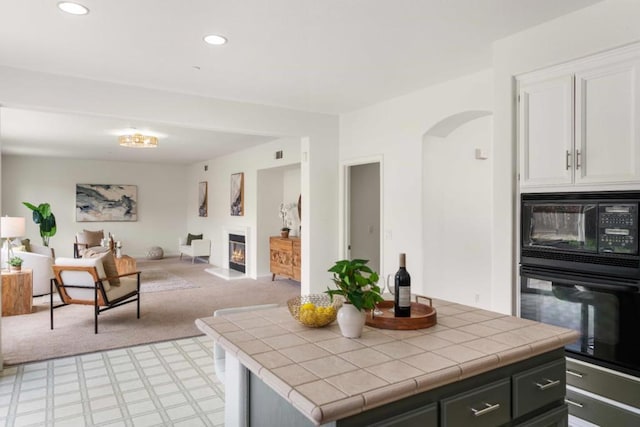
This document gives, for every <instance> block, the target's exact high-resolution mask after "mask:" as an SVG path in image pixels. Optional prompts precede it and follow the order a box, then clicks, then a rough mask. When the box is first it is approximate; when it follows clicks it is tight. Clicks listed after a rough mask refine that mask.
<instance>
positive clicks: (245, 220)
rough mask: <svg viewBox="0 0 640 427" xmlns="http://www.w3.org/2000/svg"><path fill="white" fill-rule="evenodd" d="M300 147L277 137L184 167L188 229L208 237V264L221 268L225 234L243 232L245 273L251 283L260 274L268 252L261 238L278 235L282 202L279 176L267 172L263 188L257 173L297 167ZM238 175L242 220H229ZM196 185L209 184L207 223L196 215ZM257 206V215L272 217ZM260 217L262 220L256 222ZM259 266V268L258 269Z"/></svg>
mask: <svg viewBox="0 0 640 427" xmlns="http://www.w3.org/2000/svg"><path fill="white" fill-rule="evenodd" d="M300 146H301V142H300V139H299V138H282V139H279V140H276V141H273V142H271V143H268V144H263V145H260V146H258V147H253V148H250V149H247V150H243V151H239V152H237V153H233V154H230V155H228V156H224V157H219V158H216V159H211V160H209V161H207V162H203V163H201V164H196V165H192V166H190V167H189V168H188V178H187V189H188V190H187V194H188V201H187V204H188V206H192V207H193V209H191V210H190V211H189V212H187V227H188V229H189V230H192V231H191V232H194V231H195V232H198V233H200V232H202V233H204V234H205V236H206V237H208V238H211V240H212V254H211V259H210V262H211V264H214V265H216V266H223V265H222V264H223V259H224V253H225V252H226V251H227V250H228V248H227V246H226V236H225V233H224V230H225V229H244V228H248V229H249V235H248V236H247V239H248V243H249V244H248V246H249V248H248V253H247V257H248V259H247V274H248V275H249V276H250V277H252V278H256V277H257V276H258V274H265V272H264V270H263V269H264V258H268V257H269V251H268V249H267V250H265V247H266V248H268V241H267V246H264V244H265V234H266V235H277V234H279V233H280V227H281V225H280V220H279V217H278V212H279V208H278V207H279V205H280V203H281V202H282V200H283V197H284V181H283V176H284V175H283V171H279V172H277V173H276V174H275V175H269V174H268V173H267V175H266V181H265V182H264V183H263V182H261V183H260V184H259V182H258V180H259V178H261V177H263V176H265V175H263V173H262V172H261V171H262V170H266V169H270V168H280V167H283V166H291V165H299V163H300V155H301V154H300V153H301V152H300ZM277 150H283V151H284V152H285V157H284V159H280V160H277V159H275V157H274V153H275V151H277ZM205 164H206V165H208V166H209V170H208V171H204V167H203V166H204V165H205ZM237 172H243V173H244V215H243V216H231V215H230V213H229V200H230V189H229V183H230V179H231V174H233V173H237ZM200 181H208V183H209V215H208V217H206V218H201V217H198V216H197V209H196V207H197V188H198V182H200ZM270 183H273V184H274V187H273V188H270V186H269V184H270ZM265 184H266V185H265ZM298 188H299V185H298ZM258 191H260V192H261V194H260V200H262V201H261V202H259V197H258ZM298 194H299V193H298ZM265 197H266V198H268V199H270V200H271V203H269V202H265V201H264V198H265ZM259 207H260V209H261V210H262V209H264V210H265V211H271V212H260V211H259V209H258V208H259ZM263 215H265V216H266V215H271V216H272V218H273V222H270V221H268V220H263V219H262V216H263ZM259 218H261V219H260V220H259ZM271 224H273V226H272V227H273V228H271ZM264 227H269V229H268V230H265V229H264ZM258 260H261V261H258ZM258 265H260V266H261V267H260V269H259V268H258ZM259 270H260V271H259ZM267 272H268V270H267Z"/></svg>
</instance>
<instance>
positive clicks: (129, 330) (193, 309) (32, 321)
mask: <svg viewBox="0 0 640 427" xmlns="http://www.w3.org/2000/svg"><path fill="white" fill-rule="evenodd" d="M208 267H211V265H209V264H204V263H200V264H198V263H196V264H191V262H189V261H180V260H178V258H177V257H173V258H168V259H164V260H158V261H147V260H138V269H139V270H140V271H143V272H144V271H148V270H152V269H161V270H165V271H167V272H169V273H171V274H173V275H176V276H178V277H180V278H182V280H184V281H187V282H190V283H192V284H194V285H195V286H198V287H195V288H181V289H179V290H177V291H170V292H149V293H144V294H141V304H140V307H141V308H140V319H136V305H135V303H134V304H128V305H125V306H122V307H117V308H114V309H112V310H109V311H105V312H103V313H101V314H100V315H99V323H98V327H99V333H98V334H97V335H96V334H94V333H93V307H92V306H83V305H70V306H66V307H62V308H59V309H56V310H54V321H55V323H54V327H55V328H54V329H53V330H50V328H49V298H37V299H35V300H34V301H35V304H34V311H33V312H32V313H31V314H24V315H20V316H9V317H3V318H2V355H3V357H4V363H5V365H15V364H19V363H24V362H32V361H38V360H45V359H51V358H56V357H63V356H70V355H75V354H83V353H89V352H94V351H100V350H107V349H114V348H121V347H128V346H133V345H138V344H147V343H153V342H160V341H166V340H171V339H177V338H186V337H192V336H196V335H201V332H200V331H199V330H198V329H197V328H196V326H195V320H196V319H198V318H202V317H210V316H212V315H213V312H214V311H215V310H218V309H221V308H229V307H242V306H247V305H255V304H270V303H276V304H281V305H286V301H287V300H288V299H289V298H293V297H294V296H297V295H300V284H299V283H298V282H294V281H292V280H283V279H280V280H276V281H275V282H272V281H271V276H268V277H265V278H262V279H259V280H252V279H240V280H234V281H233V286H229V283H228V282H227V281H225V280H224V279H221V278H218V277H216V276H212V275H210V274H208V273H206V272H205V271H204V269H205V268H208Z"/></svg>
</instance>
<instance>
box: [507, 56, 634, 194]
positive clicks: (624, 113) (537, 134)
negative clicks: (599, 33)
mask: <svg viewBox="0 0 640 427" xmlns="http://www.w3.org/2000/svg"><path fill="white" fill-rule="evenodd" d="M518 95H519V96H518V100H519V102H518V144H519V175H520V188H521V189H523V191H537V190H544V189H546V188H549V189H551V188H553V189H554V190H555V189H558V188H559V187H563V188H562V189H567V190H570V189H572V188H576V189H577V188H581V189H585V188H584V187H590V188H594V189H595V188H603V189H616V188H621V189H622V188H629V187H630V186H635V187H638V188H640V111H639V110H638V107H639V102H640V49H638V48H637V47H636V48H633V49H630V48H625V49H622V50H621V51H620V52H610V53H607V54H604V55H600V56H598V57H592V58H588V59H585V60H581V61H576V62H575V63H572V64H566V65H563V66H560V67H555V68H552V69H549V70H543V71H539V72H535V73H531V74H528V75H526V76H522V77H521V78H519V79H518ZM605 187H606V188H605Z"/></svg>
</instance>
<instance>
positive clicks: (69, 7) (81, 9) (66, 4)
mask: <svg viewBox="0 0 640 427" xmlns="http://www.w3.org/2000/svg"><path fill="white" fill-rule="evenodd" d="M58 9H60V10H61V11H63V12H66V13H70V14H71V15H86V14H87V13H89V9H88V8H86V7H85V6H83V5H81V4H79V3H74V2H71V1H61V2H59V3H58Z"/></svg>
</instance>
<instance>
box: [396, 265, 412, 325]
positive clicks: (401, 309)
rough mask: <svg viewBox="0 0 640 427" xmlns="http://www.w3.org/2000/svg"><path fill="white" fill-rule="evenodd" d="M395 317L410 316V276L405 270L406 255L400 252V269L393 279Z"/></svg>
mask: <svg viewBox="0 0 640 427" xmlns="http://www.w3.org/2000/svg"><path fill="white" fill-rule="evenodd" d="M394 297H395V301H394V306H393V307H394V315H395V317H411V276H410V275H409V273H408V272H407V264H406V255H405V254H400V269H399V270H398V272H397V273H396V281H395V294H394Z"/></svg>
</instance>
